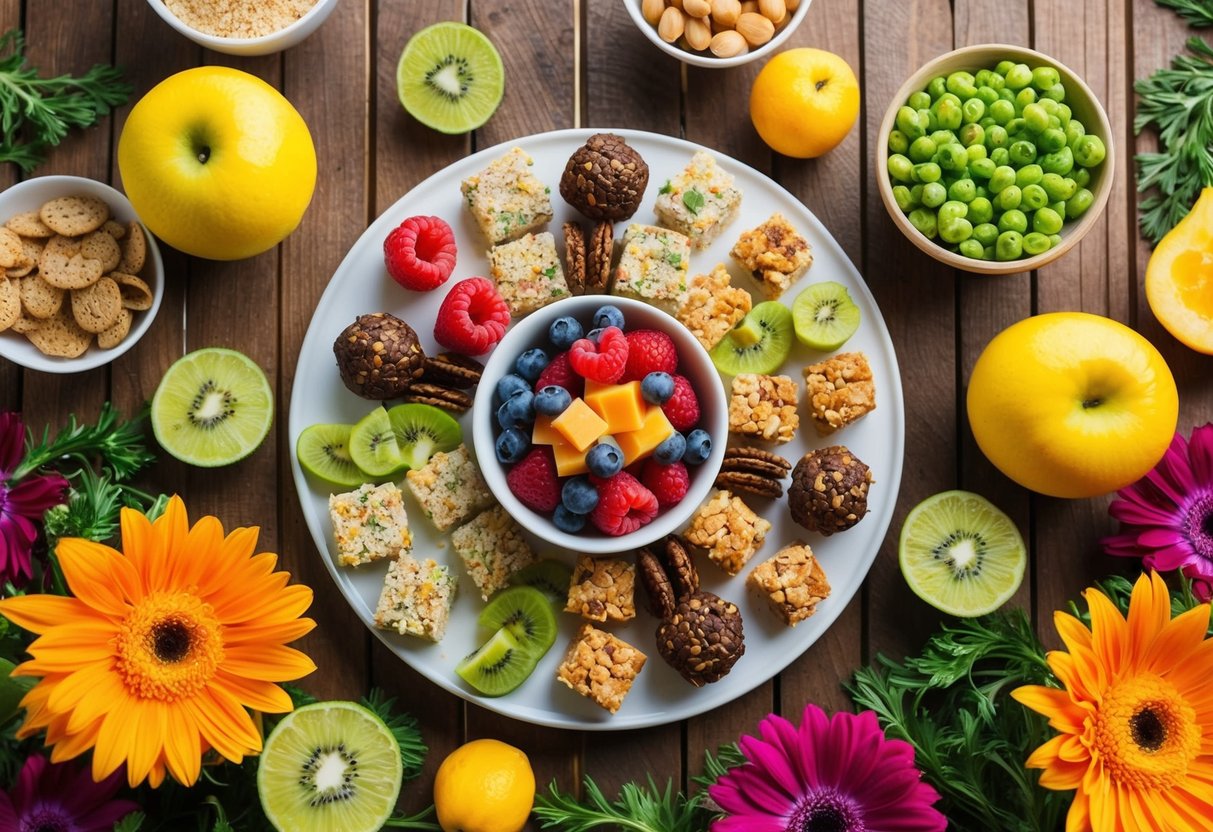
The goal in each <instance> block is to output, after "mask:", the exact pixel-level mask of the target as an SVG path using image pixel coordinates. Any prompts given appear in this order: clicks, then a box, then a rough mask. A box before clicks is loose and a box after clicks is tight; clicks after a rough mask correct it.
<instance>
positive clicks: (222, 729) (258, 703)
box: [0, 497, 316, 787]
mask: <svg viewBox="0 0 1213 832" xmlns="http://www.w3.org/2000/svg"><path fill="white" fill-rule="evenodd" d="M256 544H257V529H255V528H249V529H236V530H235V531H233V532H232V533H231V534H229V535H227V536H226V537H225V536H224V533H223V526H222V525H221V524H220V523H219V521H218V520H217V519H215V518H214V517H203V518H202V519H201V520H199V521H198V522H197V524H195V525H194V526H193V527H192V528H191V527H190V525H189V519H188V517H187V516H186V511H185V505H184V504H183V503H182V502H181V500H180V499H179V498H177V497H174V498H173V499H172V500H170V501H169V504H168V508H167V509H166V510H165V512H164V515H163V516H162V517H160V518H159V519H158V520H156V521H155V522H154V523H151V522H149V521H148V519H147V518H146V517H145V516H143V515H142V514H140V513H139V512H137V511H133V510H130V509H124V510H123V511H122V549H123V551H122V552H118V551H116V550H114V549H111V548H110V547H109V546H103V545H101V544H99V543H93V542H91V541H88V540H81V539H77V538H69V539H64V540H61V541H60V542H59V546H58V549H57V553H58V556H59V564H60V566H61V567H62V568H63V575H64V577H65V578H66V579H67V584H68V587H69V588H70V589H71V591H72V594H73V595H74V596H75V597H72V598H64V597H61V596H58V595H26V596H22V597H17V598H9V599H7V600H4V601H0V613H3V614H4V615H5V616H7V617H8V618H9V619H10V620H12V621H13V622H15V623H16V624H19V625H20V626H22V627H24V628H25V629H27V630H31V631H33V632H35V633H39V634H40V635H39V637H38V638H37V639H35V640H34V642H33V644H31V645H30V647H29V653H30V655H31V656H32V657H33V658H31V659H30V660H29V661H27V662H24V663H23V664H21V665H19V666H18V667H17V669H16V670H15V671H14V675H16V676H40V677H41V681H39V682H38V684H36V685H35V686H34V687H33V689H32V690H30V692H29V693H28V694H27V695H26V697H25V699H23V700H22V705H23V706H24V707H25V709H26V717H25V723H24V724H23V725H22V727H21V731H20V734H19V736H22V737H26V736H30V735H33V734H36V733H38V732H39V731H41V730H43V729H45V730H46V744H47V745H50V746H54V748H53V750H52V752H51V759H52V761H54V762H60V761H62V760H68V759H71V758H73V757H76V756H79V755H80V754H82V753H84V752H85V751H87V750H88V749H90V748H92V749H93V779H95V780H98V781H100V780H103V779H105V778H106V777H108V776H109V775H110V774H111V773H113V772H114V771H116V770H117V769H118V768H119V767H120V766H121V765H122V764H123V763H124V762H125V763H126V772H127V779H128V781H129V782H130V784H131V786H132V787H134V786H136V785H138V784H139V783H141V782H143V780H144V779H145V778H146V779H147V780H148V781H149V782H150V783H151V785H152V786H153V787H155V786H159V785H160V783H161V782H163V780H164V775H165V770H166V769H167V770H168V771H169V772H171V773H172V775H173V777H174V778H175V779H176V780H177V781H179V782H181V783H184V784H186V785H189V784H191V783H193V782H194V781H195V780H197V779H198V773H199V769H200V766H201V760H202V755H203V753H204V752H206V751H207V750H209V749H214V750H215V751H216V752H218V753H219V754H221V755H222V756H224V757H225V758H227V759H228V760H231V761H232V762H237V763H238V762H240V760H241V759H243V758H244V757H245V756H246V755H250V754H256V753H258V752H259V751H260V750H261V735H260V733H259V732H258V730H257V728H256V726H255V725H254V723H253V719H252V717H251V715H250V714H249V712H248V711H247V710H246V709H247V708H254V709H256V710H258V711H265V712H269V713H285V712H286V711H289V710H291V699H290V697H289V696H287V694H286V692H285V691H284V690H282V688H280V687H279V686H278V685H277V683H278V682H284V681H289V680H291V679H298V678H299V677H301V676H304V675H306V674H308V673H311V672H312V671H313V670H315V669H316V666H315V665H314V664H313V663H312V660H311V659H309V658H308V657H307V656H305V655H304V654H303V653H300V652H299V651H298V650H294V649H292V648H290V647H286V646H285V644H286V643H287V642H289V641H293V640H295V639H297V638H299V637H300V636H302V635H304V634H305V633H307V632H308V631H310V630H311V629H312V628H313V627H314V626H315V622H313V621H312V620H311V619H308V618H300V617H299V616H301V615H302V614H303V612H304V611H305V610H307V608H308V607H309V606H310V605H311V603H312V591H311V590H310V589H309V588H308V587H306V586H301V585H294V586H287V585H286V582H287V580H288V579H289V578H290V576H289V575H288V574H287V573H285V572H275V571H274V566H275V564H276V563H277V561H278V556H277V555H274V554H271V553H268V552H264V553H261V554H258V555H254V554H253V549H254V547H255V546H256Z"/></svg>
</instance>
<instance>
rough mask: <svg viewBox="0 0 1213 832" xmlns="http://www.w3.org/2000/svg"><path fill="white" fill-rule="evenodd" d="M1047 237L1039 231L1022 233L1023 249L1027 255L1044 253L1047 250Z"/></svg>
mask: <svg viewBox="0 0 1213 832" xmlns="http://www.w3.org/2000/svg"><path fill="white" fill-rule="evenodd" d="M1049 245H1050V244H1049V238H1048V237H1047V236H1045V235H1044V234H1041V233H1040V232H1039V231H1033V232H1031V233H1028V234H1025V235H1023V250H1024V253H1025V254H1027V255H1029V256H1030V255H1035V254H1044V253H1045V252H1046V251H1048V250H1049Z"/></svg>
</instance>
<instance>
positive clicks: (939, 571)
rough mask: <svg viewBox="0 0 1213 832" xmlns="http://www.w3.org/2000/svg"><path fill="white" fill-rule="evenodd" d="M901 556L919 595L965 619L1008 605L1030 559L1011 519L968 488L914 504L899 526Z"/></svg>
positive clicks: (909, 578)
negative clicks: (903, 523) (902, 523)
mask: <svg viewBox="0 0 1213 832" xmlns="http://www.w3.org/2000/svg"><path fill="white" fill-rule="evenodd" d="M899 557H900V561H901V574H902V575H903V576H904V577H905V579H906V583H908V584H909V585H910V589H912V590H914V593H915V594H916V595H917V596H918V597H919V598H921V599H922V600H924V601H926V602H927V603H928V604H930V605H931V606H933V607H935V608H936V609H939V610H942V611H943V612H946V613H949V614H951V615H958V616H966V617H967V616H974V615H985V614H986V613H988V612H993V611H994V610H996V609H998V608H999V607H1001V606H1002V605H1003V604H1004V603H1006V601H1007V599H1008V598H1010V597H1011V596H1012V595H1014V594H1015V590H1017V589H1019V584H1020V583H1021V582H1022V581H1023V573H1024V567H1025V566H1027V563H1028V554H1027V550H1026V549H1025V548H1024V545H1023V538H1022V537H1020V535H1019V530H1018V529H1016V528H1015V523H1013V522H1012V521H1011V518H1010V517H1007V515H1005V514H1003V513H1002V512H1001V511H999V510H998V508H997V507H996V506H994V504H992V503H991V502H990V501H989V500H987V499H986V498H985V497H982V496H980V495H978V494H973V493H970V492H968V491H944V492H942V493H940V494H936V495H934V496H932V497H928V498H927V499H925V500H923V501H922V502H921V503H919V504H918V505H916V506H914V508H912V509H911V510H910V513H909V514H908V515H907V516H906V521H905V525H903V526H902V527H901V544H900V548H899Z"/></svg>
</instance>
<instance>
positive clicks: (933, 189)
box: [922, 182, 948, 208]
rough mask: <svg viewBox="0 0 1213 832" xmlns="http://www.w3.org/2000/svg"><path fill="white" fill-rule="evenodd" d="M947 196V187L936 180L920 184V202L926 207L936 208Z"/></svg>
mask: <svg viewBox="0 0 1213 832" xmlns="http://www.w3.org/2000/svg"><path fill="white" fill-rule="evenodd" d="M947 198H948V189H947V188H945V187H944V186H943V185H941V184H939V183H938V182H928V183H926V184H925V185H923V186H922V204H923V205H925V206H927V207H928V208H938V207H939V206H940V205H943V203H944V200H946V199H947Z"/></svg>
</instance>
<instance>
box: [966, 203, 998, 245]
mask: <svg viewBox="0 0 1213 832" xmlns="http://www.w3.org/2000/svg"><path fill="white" fill-rule="evenodd" d="M970 210H972V209H970ZM973 239H974V240H976V241H977V242H979V243H981V244H982V245H983V246H992V245H994V242H995V241H996V240H997V239H998V226H996V225H994V224H993V223H990V222H983V223H980V224H978V225H975V226H973Z"/></svg>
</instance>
